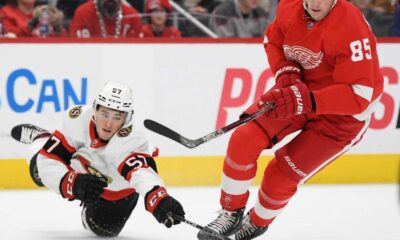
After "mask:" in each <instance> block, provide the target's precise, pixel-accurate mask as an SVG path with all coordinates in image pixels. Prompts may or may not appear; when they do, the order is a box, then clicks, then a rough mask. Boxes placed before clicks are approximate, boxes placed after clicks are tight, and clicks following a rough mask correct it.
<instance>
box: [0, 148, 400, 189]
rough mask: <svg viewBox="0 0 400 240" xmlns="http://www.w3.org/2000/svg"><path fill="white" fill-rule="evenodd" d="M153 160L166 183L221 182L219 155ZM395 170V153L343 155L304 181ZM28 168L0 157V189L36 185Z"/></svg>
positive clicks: (344, 179)
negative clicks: (1, 159) (0, 159)
mask: <svg viewBox="0 0 400 240" xmlns="http://www.w3.org/2000/svg"><path fill="white" fill-rule="evenodd" d="M271 159H272V157H271V156H263V157H261V158H260V159H259V160H258V170H257V175H256V178H255V179H254V182H253V184H256V185H257V184H259V183H260V182H261V179H262V176H263V171H264V169H265V166H266V165H267V163H268V162H269V161H270V160H271ZM156 161H157V167H158V170H159V173H160V175H161V177H162V178H163V179H164V181H165V183H166V184H167V185H169V186H215V185H219V184H220V182H221V171H222V163H223V157H215V156H214V157H193V156H192V157H190V156H189V157H159V158H157V159H156ZM382 162H384V163H385V164H382ZM205 166H207V167H205ZM399 170H400V157H399V155H397V154H393V155H372V154H369V155H344V156H342V157H341V158H339V159H337V160H335V161H334V162H333V163H331V164H330V165H328V166H327V167H326V168H325V169H323V170H322V171H320V172H319V173H317V174H316V175H315V176H314V177H313V178H311V179H310V181H308V182H307V184H308V183H311V184H338V183H339V184H359V183H362V184H364V183H396V182H399V180H400V178H399V177H400V176H399ZM28 171H29V170H28V165H27V163H26V161H25V160H24V159H12V160H3V161H0V189H26V188H36V186H35V185H34V183H33V182H32V181H31V179H30V176H29V173H28Z"/></svg>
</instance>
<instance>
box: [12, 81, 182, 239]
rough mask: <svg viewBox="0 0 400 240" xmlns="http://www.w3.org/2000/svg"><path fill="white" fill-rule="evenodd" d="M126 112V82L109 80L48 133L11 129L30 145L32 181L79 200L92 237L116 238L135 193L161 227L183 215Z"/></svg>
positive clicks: (153, 153) (129, 110)
mask: <svg viewBox="0 0 400 240" xmlns="http://www.w3.org/2000/svg"><path fill="white" fill-rule="evenodd" d="M132 114H133V97H132V91H131V89H130V88H129V86H127V85H124V84H118V83H113V82H109V83H107V84H106V85H105V86H104V87H103V89H102V90H101V91H100V93H99V94H98V95H97V97H96V99H95V101H94V103H93V106H91V105H85V106H76V107H74V108H72V109H70V110H69V111H68V112H67V114H66V116H65V117H64V121H63V124H62V126H61V127H60V128H58V129H57V130H56V131H54V132H53V133H52V134H50V133H49V132H47V131H46V130H43V129H41V128H38V127H36V126H33V125H30V124H22V125H18V126H15V127H14V128H13V129H12V132H11V135H12V137H13V138H14V139H16V140H18V141H20V142H23V143H30V144H31V150H32V153H34V156H33V157H32V160H31V161H30V170H31V176H32V178H33V179H34V181H35V182H36V183H37V184H38V185H42V186H43V184H44V185H45V186H46V187H48V188H50V189H51V190H53V191H54V192H56V193H59V194H61V196H62V197H63V198H66V199H68V200H80V201H82V203H83V208H82V222H83V225H84V227H85V228H86V229H88V230H90V231H92V232H93V233H94V234H96V235H98V236H104V237H111V236H117V235H118V234H119V233H120V231H121V230H122V228H123V227H124V225H125V223H126V221H127V220H128V218H129V216H130V215H131V213H132V211H133V209H134V208H135V206H136V203H137V201H138V197H139V195H141V196H143V197H144V201H145V206H146V210H147V211H149V212H150V213H152V214H153V215H154V217H155V218H156V219H157V221H158V222H160V223H163V224H164V225H165V226H167V227H171V225H174V224H178V223H179V221H177V220H174V219H172V218H171V217H169V215H168V213H169V212H172V213H174V214H176V215H179V216H181V217H183V216H184V215H185V212H184V210H183V208H182V206H181V204H180V203H179V202H178V201H177V200H175V199H174V198H172V197H171V196H169V195H168V193H167V191H166V189H165V186H164V183H163V181H162V179H161V178H160V177H159V176H158V174H157V167H156V163H155V161H154V159H153V157H155V156H156V155H157V151H156V150H157V149H156V148H153V147H152V146H151V144H150V143H149V141H148V140H147V139H146V137H145V136H144V134H143V133H142V132H140V131H139V130H138V129H137V128H136V127H135V126H134V124H133V120H132ZM42 183H43V184H42Z"/></svg>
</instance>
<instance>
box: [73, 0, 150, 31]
mask: <svg viewBox="0 0 400 240" xmlns="http://www.w3.org/2000/svg"><path fill="white" fill-rule="evenodd" d="M121 8H122V20H121V25H120V29H119V31H120V37H138V36H139V33H140V29H141V26H142V23H141V20H140V14H139V13H138V11H136V10H135V9H134V8H133V7H130V6H128V5H126V4H124V3H122V4H121ZM103 19H104V27H105V34H106V36H108V37H113V36H115V34H116V29H117V28H118V27H117V19H116V18H115V17H112V18H105V17H104V18H103ZM100 24H101V21H100V19H99V17H98V16H97V13H96V8H95V5H94V2H93V1H88V2H86V3H84V4H82V5H81V6H79V7H78V9H77V10H76V11H75V15H74V18H73V19H72V23H71V26H70V36H73V37H81V38H89V37H104V36H102V31H101V25H100Z"/></svg>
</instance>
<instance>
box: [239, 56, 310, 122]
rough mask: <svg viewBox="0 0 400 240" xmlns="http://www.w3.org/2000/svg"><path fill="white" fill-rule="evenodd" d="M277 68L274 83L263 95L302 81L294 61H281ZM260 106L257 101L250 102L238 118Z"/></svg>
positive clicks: (300, 73)
mask: <svg viewBox="0 0 400 240" xmlns="http://www.w3.org/2000/svg"><path fill="white" fill-rule="evenodd" d="M277 68H278V70H277V71H276V73H275V81H276V83H275V85H274V86H273V87H272V88H271V89H270V90H268V92H266V93H265V94H264V95H266V94H268V93H270V92H272V91H275V89H280V88H285V87H289V86H291V85H294V84H299V83H302V68H301V66H300V65H299V64H298V63H297V62H294V61H283V62H281V63H280V64H278V66H277ZM259 108H260V105H259V104H258V103H254V104H252V105H251V106H250V107H249V108H247V109H246V110H245V111H244V112H243V113H242V114H241V115H240V116H239V118H244V117H246V116H248V115H250V114H252V113H254V112H255V111H257V110H258V109H259Z"/></svg>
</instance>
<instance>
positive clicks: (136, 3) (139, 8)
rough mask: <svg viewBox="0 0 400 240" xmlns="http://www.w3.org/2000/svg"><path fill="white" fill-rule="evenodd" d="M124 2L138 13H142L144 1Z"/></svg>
mask: <svg viewBox="0 0 400 240" xmlns="http://www.w3.org/2000/svg"><path fill="white" fill-rule="evenodd" d="M125 2H126V3H127V4H129V5H130V6H131V7H133V8H135V9H136V10H137V11H138V12H140V13H144V3H145V2H146V0H125Z"/></svg>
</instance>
